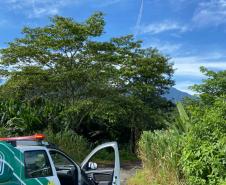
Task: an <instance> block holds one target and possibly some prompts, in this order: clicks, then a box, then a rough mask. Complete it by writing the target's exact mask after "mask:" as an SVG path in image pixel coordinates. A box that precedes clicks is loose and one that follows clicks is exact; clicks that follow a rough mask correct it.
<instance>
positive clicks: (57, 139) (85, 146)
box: [44, 130, 90, 162]
mask: <svg viewBox="0 0 226 185" xmlns="http://www.w3.org/2000/svg"><path fill="white" fill-rule="evenodd" d="M44 134H45V135H46V140H47V141H48V142H50V143H53V144H56V145H57V146H58V147H59V148H60V149H61V150H63V151H64V152H65V153H67V154H68V155H69V156H70V157H71V158H72V159H73V160H75V161H77V162H82V161H83V159H85V157H86V156H87V155H88V154H89V152H90V144H89V143H88V141H87V140H86V139H85V138H83V137H82V136H79V135H78V134H76V133H75V132H73V131H71V130H66V131H61V132H58V133H56V134H55V133H53V132H52V131H51V130H46V131H45V133H44Z"/></svg>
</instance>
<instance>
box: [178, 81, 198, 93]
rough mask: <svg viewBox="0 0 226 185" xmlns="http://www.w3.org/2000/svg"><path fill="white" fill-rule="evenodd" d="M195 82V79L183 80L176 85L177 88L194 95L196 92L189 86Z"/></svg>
mask: <svg viewBox="0 0 226 185" xmlns="http://www.w3.org/2000/svg"><path fill="white" fill-rule="evenodd" d="M194 84H195V83H194V82H193V81H182V82H178V83H176V85H175V86H174V87H175V88H177V89H178V90H180V91H183V92H186V93H188V94H192V95H194V94H195V92H194V91H192V90H191V89H189V87H190V86H192V85H194Z"/></svg>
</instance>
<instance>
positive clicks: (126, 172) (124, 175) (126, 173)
mask: <svg viewBox="0 0 226 185" xmlns="http://www.w3.org/2000/svg"><path fill="white" fill-rule="evenodd" d="M140 168H141V163H140V162H132V163H124V164H122V165H121V185H126V181H127V180H128V178H130V177H131V176H133V175H134V174H135V173H136V171H137V170H138V169H140Z"/></svg>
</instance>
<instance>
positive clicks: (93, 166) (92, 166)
mask: <svg viewBox="0 0 226 185" xmlns="http://www.w3.org/2000/svg"><path fill="white" fill-rule="evenodd" d="M88 169H90V170H96V169H97V163H94V162H89V163H88Z"/></svg>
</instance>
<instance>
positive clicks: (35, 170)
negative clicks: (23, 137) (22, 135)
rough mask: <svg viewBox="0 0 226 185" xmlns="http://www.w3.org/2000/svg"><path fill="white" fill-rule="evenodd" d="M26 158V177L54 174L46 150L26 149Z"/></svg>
mask: <svg viewBox="0 0 226 185" xmlns="http://www.w3.org/2000/svg"><path fill="white" fill-rule="evenodd" d="M24 160H25V176H26V178H37V177H49V176H53V172H52V169H51V165H50V162H49V158H48V156H47V154H46V151H44V150H35V151H26V152H25V153H24Z"/></svg>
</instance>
